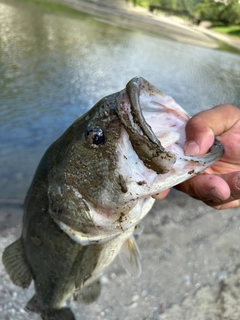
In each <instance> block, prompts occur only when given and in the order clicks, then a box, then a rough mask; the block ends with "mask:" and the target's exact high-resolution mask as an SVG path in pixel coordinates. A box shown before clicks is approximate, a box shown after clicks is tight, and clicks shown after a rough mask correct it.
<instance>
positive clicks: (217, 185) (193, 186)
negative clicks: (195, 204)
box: [175, 173, 231, 205]
mask: <svg viewBox="0 0 240 320" xmlns="http://www.w3.org/2000/svg"><path fill="white" fill-rule="evenodd" d="M175 188H176V189H178V190H180V191H182V192H185V193H187V194H188V195H190V196H192V197H194V198H196V199H198V200H202V201H204V202H206V201H210V200H212V201H213V202H214V203H215V205H220V204H222V203H223V201H225V200H227V199H228V198H229V197H230V195H231V190H230V188H229V185H228V183H227V182H226V181H225V180H224V179H222V178H221V177H220V176H217V175H213V174H205V173H204V174H199V175H197V176H196V177H194V178H191V179H189V180H187V181H185V182H183V183H181V184H179V185H177V186H175Z"/></svg>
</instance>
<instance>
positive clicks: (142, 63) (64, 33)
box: [0, 0, 240, 224]
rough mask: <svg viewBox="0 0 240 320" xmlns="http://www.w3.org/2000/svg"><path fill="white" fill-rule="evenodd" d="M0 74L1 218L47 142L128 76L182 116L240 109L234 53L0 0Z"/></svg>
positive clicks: (239, 64)
mask: <svg viewBox="0 0 240 320" xmlns="http://www.w3.org/2000/svg"><path fill="white" fill-rule="evenodd" d="M0 74H1V76H0V123H1V126H0V150H1V151H0V152H1V157H0V190H1V196H0V198H1V199H0V201H1V202H0V205H1V207H2V209H1V212H5V213H6V212H8V214H9V210H6V206H7V205H9V204H10V205H14V204H16V205H19V204H22V202H23V199H24V196H25V194H26V191H27V189H28V187H29V184H30V182H31V179H32V176H33V174H34V171H35V169H36V166H37V164H38V162H39V160H40V158H41V157H42V155H43V153H44V151H45V150H46V148H47V147H48V146H49V145H50V144H51V142H53V141H54V140H55V139H56V138H58V137H59V136H60V135H61V134H62V133H63V132H64V130H65V129H66V128H67V127H68V126H69V125H70V124H71V123H72V122H73V121H74V120H75V119H76V118H78V117H79V116H80V115H82V114H83V113H84V112H85V111H86V110H88V109H89V108H90V107H91V106H92V105H93V104H95V103H96V102H97V101H98V100H99V99H100V98H102V97H104V96H106V95H108V94H111V93H113V92H116V91H119V90H121V89H122V88H124V86H125V85H126V83H127V82H128V81H129V80H130V79H131V78H132V77H134V76H136V75H138V76H142V77H144V78H146V79H147V80H148V81H149V82H151V83H152V84H154V85H155V86H156V87H158V88H159V89H161V90H162V91H163V92H164V93H165V94H168V95H171V96H172V97H173V98H175V100H176V101H177V102H178V103H179V104H180V105H181V106H182V107H184V108H185V109H186V110H187V111H188V112H189V113H190V114H194V113H196V112H198V111H200V110H203V109H206V108H210V107H212V106H214V105H217V104H220V103H230V104H235V105H237V106H238V107H240V105H239V101H240V90H239V88H240V55H237V54H233V53H229V52H224V51H218V50H212V49H206V48H201V47H196V46H191V45H186V44H181V43H177V42H174V41H171V40H167V39H164V38H157V37H151V36H150V35H146V34H143V33H140V32H137V31H136V32H135V31H129V30H125V29H121V28H117V27H114V26H112V25H108V24H105V23H103V22H100V21H97V20H95V19H94V18H93V17H91V16H89V15H85V14H81V13H77V12H74V11H71V10H66V11H64V10H62V9H61V10H58V9H53V8H51V7H46V6H40V5H37V4H32V3H29V2H21V1H17V0H15V1H14V0H0ZM13 220H14V221H15V222H14V221H13V224H14V223H16V217H14V219H13ZM0 221H1V219H0Z"/></svg>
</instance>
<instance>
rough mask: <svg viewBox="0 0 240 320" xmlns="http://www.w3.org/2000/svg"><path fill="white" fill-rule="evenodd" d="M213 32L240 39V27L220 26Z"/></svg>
mask: <svg viewBox="0 0 240 320" xmlns="http://www.w3.org/2000/svg"><path fill="white" fill-rule="evenodd" d="M212 30H214V31H218V32H221V33H224V34H228V35H230V36H235V37H238V38H240V26H219V27H213V28H212Z"/></svg>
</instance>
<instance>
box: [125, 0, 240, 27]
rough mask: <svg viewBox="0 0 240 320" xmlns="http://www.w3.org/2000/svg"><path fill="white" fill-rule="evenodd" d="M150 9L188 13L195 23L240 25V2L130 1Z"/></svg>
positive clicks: (237, 0)
mask: <svg viewBox="0 0 240 320" xmlns="http://www.w3.org/2000/svg"><path fill="white" fill-rule="evenodd" d="M130 1H132V2H133V3H135V4H137V5H140V6H144V7H149V6H150V5H154V6H159V8H160V9H161V10H163V11H166V12H169V13H170V14H171V13H173V14H175V15H177V14H178V11H179V14H180V15H181V13H187V15H188V16H189V17H190V18H192V19H193V20H195V21H198V22H200V21H202V20H208V21H211V22H212V23H213V25H240V3H239V0H218V1H217V0H130Z"/></svg>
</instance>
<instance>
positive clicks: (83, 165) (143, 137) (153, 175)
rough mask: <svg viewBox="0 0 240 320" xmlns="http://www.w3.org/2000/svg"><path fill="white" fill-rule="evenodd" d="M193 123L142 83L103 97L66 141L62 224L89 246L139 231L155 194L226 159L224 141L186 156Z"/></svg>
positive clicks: (60, 189)
mask: <svg viewBox="0 0 240 320" xmlns="http://www.w3.org/2000/svg"><path fill="white" fill-rule="evenodd" d="M189 119H190V116H189V115H188V114H187V112H186V111H184V110H183V109H182V108H181V107H180V106H179V105H178V104H177V103H176V102H175V101H174V100H173V99H172V98H170V97H168V96H165V95H163V94H162V93H161V92H160V91H159V90H158V89H157V88H155V87H154V86H153V85H151V84H150V83H149V82H147V81H146V80H145V79H143V78H133V79H132V80H131V81H129V82H128V84H127V85H126V88H125V89H124V90H122V91H120V92H118V93H116V94H113V95H110V96H108V97H106V98H104V99H102V100H100V101H99V102H98V103H97V104H96V105H95V106H94V107H93V108H92V109H91V110H90V111H89V112H87V113H86V114H85V115H84V116H83V117H81V118H79V119H78V120H76V121H75V122H74V123H73V124H72V126H71V127H70V128H69V130H67V131H66V133H65V135H64V136H63V138H62V139H63V140H65V141H66V143H65V144H64V146H67V147H64V148H63V149H65V150H66V151H65V153H64V154H63V156H62V157H61V161H60V165H59V166H58V168H57V169H56V167H55V168H54V170H53V171H52V173H51V181H50V183H49V199H50V204H51V205H50V213H51V214H52V216H53V218H54V219H55V221H56V222H57V223H58V224H59V226H60V227H61V228H62V229H63V230H64V231H65V232H67V233H68V234H69V235H70V236H71V237H72V238H74V239H75V240H76V241H79V242H80V243H82V244H88V243H90V242H91V241H93V242H96V241H102V240H105V239H109V237H115V236H116V235H117V234H119V233H120V232H122V231H124V230H127V229H129V228H131V227H133V226H135V225H136V224H137V223H138V222H139V221H140V220H141V219H142V218H143V217H144V215H145V214H146V213H147V212H148V211H149V208H150V207H149V206H148V205H146V203H147V202H149V201H148V199H149V197H150V196H152V195H155V194H157V193H159V192H162V191H164V190H166V189H168V188H171V187H172V186H174V185H176V184H179V183H181V182H182V181H185V180H187V179H189V178H191V177H192V176H194V175H196V174H198V173H199V172H201V171H203V170H204V169H206V168H207V167H208V166H211V165H212V164H213V163H214V162H215V161H216V160H217V159H219V158H220V157H221V156H222V155H223V152H224V149H223V147H222V145H221V144H220V143H219V142H217V141H216V142H215V143H214V145H213V146H212V148H211V149H210V150H209V152H208V153H207V154H206V155H204V156H201V157H194V156H192V157H191V156H185V155H184V143H185V140H186V137H185V126H186V123H187V121H188V120H189ZM57 198H59V199H65V200H64V201H59V202H57V201H56V199H57ZM146 199H147V201H146ZM150 202H151V204H152V203H153V200H152V201H150ZM56 203H57V205H56ZM59 203H62V205H59ZM143 208H145V209H143Z"/></svg>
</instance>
